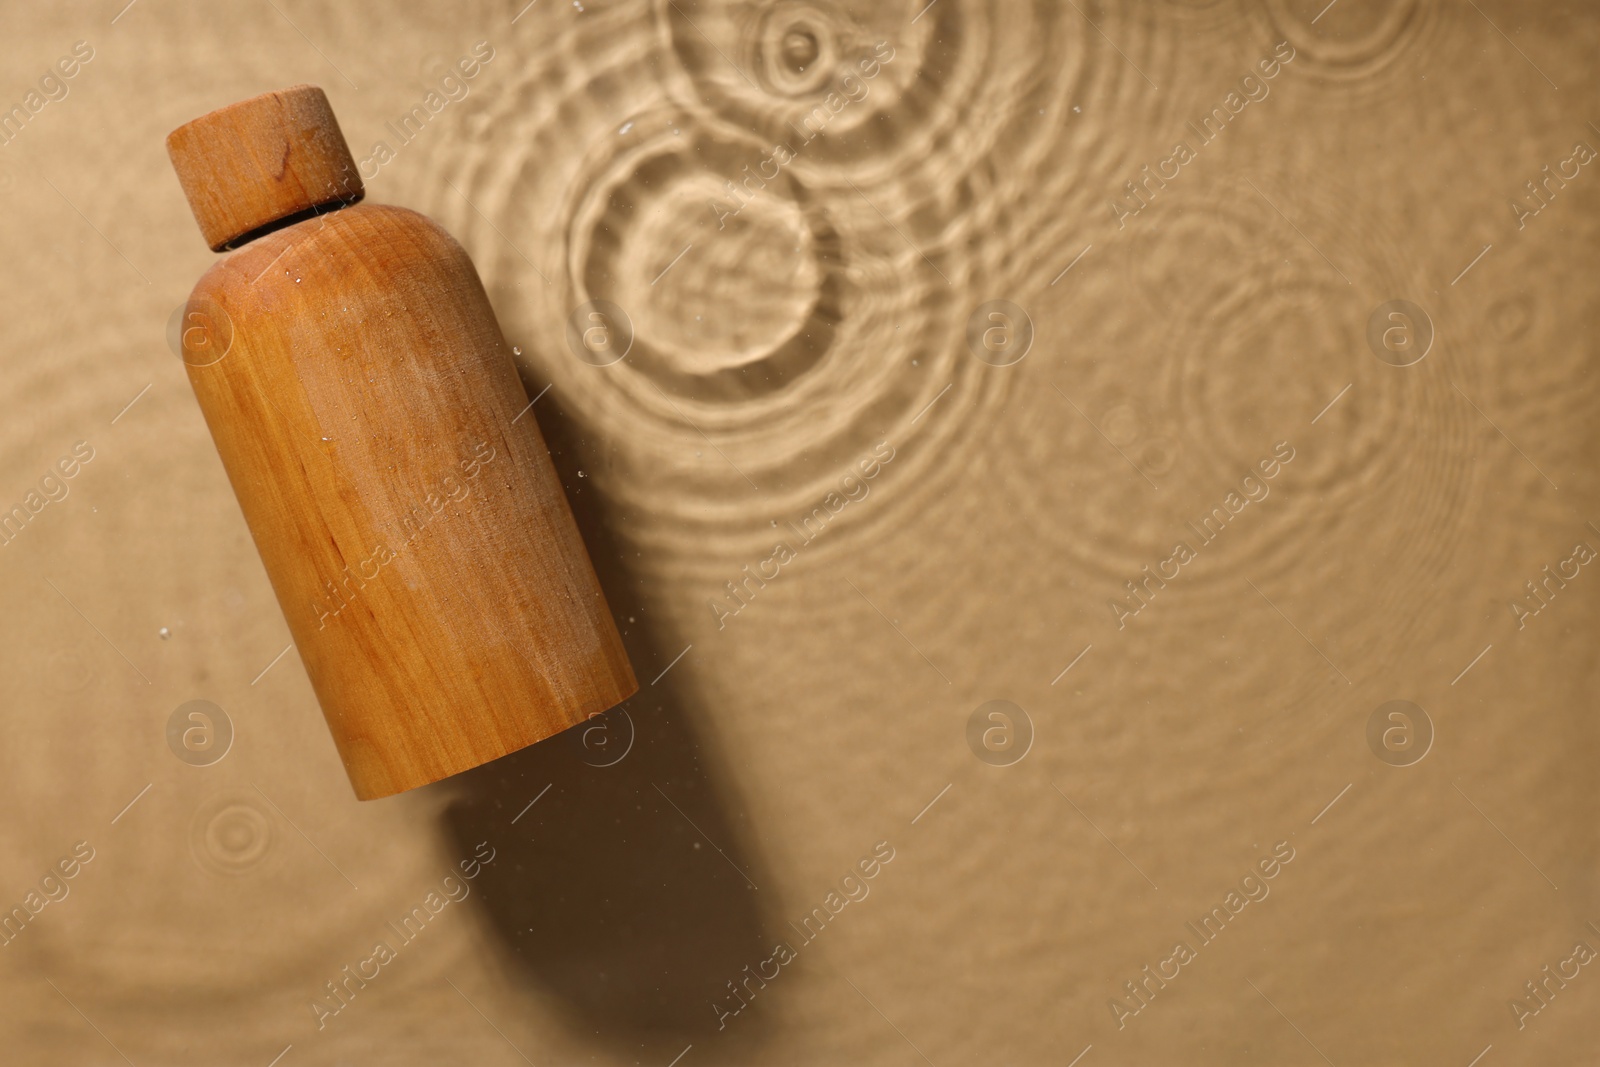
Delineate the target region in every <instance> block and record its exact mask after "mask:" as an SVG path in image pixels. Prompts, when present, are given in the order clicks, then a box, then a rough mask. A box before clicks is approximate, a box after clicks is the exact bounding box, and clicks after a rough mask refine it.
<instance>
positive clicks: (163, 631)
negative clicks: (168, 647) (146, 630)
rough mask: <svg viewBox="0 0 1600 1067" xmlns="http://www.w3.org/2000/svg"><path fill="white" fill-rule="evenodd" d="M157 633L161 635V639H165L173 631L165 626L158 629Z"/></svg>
mask: <svg viewBox="0 0 1600 1067" xmlns="http://www.w3.org/2000/svg"><path fill="white" fill-rule="evenodd" d="M156 633H157V634H159V635H160V636H161V640H163V641H165V640H166V639H167V638H169V637H171V636H172V631H171V630H169V629H167V628H166V627H165V626H163V627H162V628H161V629H159V630H157V631H156Z"/></svg>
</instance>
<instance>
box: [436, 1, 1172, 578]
mask: <svg viewBox="0 0 1600 1067" xmlns="http://www.w3.org/2000/svg"><path fill="white" fill-rule="evenodd" d="M658 17H659V23H658V25H659V28H660V30H661V34H660V36H659V37H651V36H649V35H646V34H643V33H641V32H639V29H638V28H637V27H633V28H628V29H625V28H624V27H623V26H622V25H621V23H620V22H619V21H616V20H614V19H612V18H611V17H610V14H609V13H601V15H600V17H597V18H595V19H592V20H585V21H583V22H579V23H575V24H574V26H573V29H572V30H571V31H570V32H571V33H572V34H573V35H574V36H575V37H578V38H580V39H579V40H576V41H574V42H573V47H574V48H578V49H580V50H583V51H584V53H585V54H587V55H589V56H590V57H591V60H592V61H591V63H590V64H589V65H588V66H587V67H586V68H585V69H584V70H583V76H584V79H585V81H584V84H583V85H582V86H573V85H570V84H560V85H558V84H556V80H557V78H558V76H559V75H558V74H557V73H556V72H552V71H550V70H547V69H539V68H535V69H530V70H528V71H526V72H523V73H521V74H520V75H519V80H518V82H517V83H516V84H514V85H510V86H502V88H501V89H500V90H499V91H498V92H494V91H491V92H488V93H484V94H480V96H475V97H474V98H473V101H474V102H475V103H471V104H470V105H469V106H471V107H474V108H477V109H478V111H477V112H476V113H475V114H473V115H472V116H471V118H470V121H469V122H467V123H466V126H467V127H468V128H474V127H479V126H482V125H484V124H492V125H494V126H495V127H496V129H497V130H499V131H500V134H501V136H500V137H499V143H500V144H509V145H511V146H512V149H513V150H512V152H510V153H507V154H503V155H499V156H495V157H487V156H482V155H480V154H479V153H478V151H477V150H476V149H474V148H473V147H471V146H470V145H463V146H462V147H461V149H460V152H459V159H460V165H459V167H458V168H457V173H458V176H457V177H455V178H453V179H452V181H453V182H454V183H455V184H456V185H457V186H458V188H460V190H461V191H462V193H463V194H465V195H466V196H467V197H469V198H470V199H471V201H472V203H473V205H474V206H475V207H476V209H477V210H478V211H481V212H483V214H484V215H485V216H486V217H487V218H488V219H491V220H492V221H493V228H492V229H491V230H488V231H483V228H482V227H479V226H475V220H474V218H473V216H472V215H471V214H470V213H468V214H466V215H462V216H461V217H462V219H463V225H462V226H461V227H459V228H458V232H459V231H460V230H463V229H464V230H466V231H467V232H468V237H467V239H468V240H469V241H472V240H476V241H478V242H481V245H480V246H476V247H475V248H474V251H475V252H479V254H478V256H477V258H478V261H479V263H480V265H481V266H482V267H483V268H484V273H485V275H486V277H487V278H488V281H489V284H490V287H491V289H492V290H495V291H496V292H497V293H502V294H503V295H504V296H505V297H506V299H504V300H502V301H500V306H501V307H502V308H503V309H505V311H506V320H507V321H506V323H505V325H506V328H507V332H508V334H509V335H511V336H512V337H513V340H514V341H516V343H518V344H519V345H520V346H521V347H522V348H523V349H524V351H525V352H526V353H527V355H526V356H525V357H524V358H525V359H526V360H527V362H528V364H529V376H530V377H532V378H536V379H543V380H547V381H551V382H552V383H553V389H554V390H555V393H556V397H557V402H559V403H560V404H561V405H562V406H563V409H564V410H565V411H566V412H568V414H569V415H571V416H573V417H575V418H576V419H577V420H578V421H579V422H580V423H581V424H582V425H583V427H584V428H585V429H586V430H589V431H592V433H586V434H584V435H583V436H584V437H585V438H586V439H589V440H593V441H605V442H608V445H607V446H606V449H607V450H606V451H605V452H603V453H602V452H600V451H599V447H600V446H598V445H591V444H589V443H588V440H585V441H582V442H579V443H578V447H579V448H580V449H589V450H590V451H589V454H587V455H586V456H583V457H581V458H580V461H579V462H580V465H582V466H583V467H585V468H588V469H593V470H594V471H595V472H596V474H595V481H594V482H593V483H592V484H594V486H595V487H596V488H597V489H598V490H599V491H600V492H601V493H603V494H605V495H607V496H608V497H610V498H612V499H614V500H615V501H617V502H618V503H619V504H622V505H624V506H626V507H628V508H630V509H633V508H637V509H639V510H641V511H643V512H644V513H646V514H649V515H652V516H659V517H663V518H669V519H670V520H671V521H670V522H665V523H656V524H648V525H645V524H641V526H640V528H639V534H638V535H639V536H642V537H653V538H656V539H657V540H658V541H659V544H658V545H657V547H658V549H662V550H672V549H675V548H676V549H688V548H690V547H693V548H694V549H695V550H696V552H697V554H698V555H699V556H700V557H701V558H702V559H703V558H704V557H705V556H706V552H705V550H706V547H707V546H708V544H709V545H710V546H712V547H713V551H714V554H715V556H720V555H722V554H723V553H742V552H744V551H747V550H749V549H750V548H751V546H752V545H754V546H757V547H766V546H765V545H764V542H765V541H766V540H768V539H770V532H771V529H772V526H773V524H774V522H775V521H778V520H781V519H784V518H788V517H792V516H794V515H796V514H804V513H807V512H808V511H809V510H810V509H811V508H813V507H815V506H816V505H817V504H818V503H819V502H820V501H821V499H822V498H823V497H824V496H825V495H826V494H827V493H829V492H831V491H835V490H837V488H838V485H839V482H840V479H841V477H842V476H844V475H846V474H849V473H850V472H851V471H852V470H853V469H855V468H856V466H857V464H858V463H859V462H860V461H861V460H862V459H863V458H865V457H869V456H870V455H871V454H872V451H873V449H874V447H876V446H878V445H879V444H880V443H882V442H887V443H888V444H889V445H890V446H891V447H892V448H894V450H895V457H896V458H895V460H894V463H893V466H892V470H893V475H892V477H893V479H894V480H895V481H896V482H898V483H899V484H900V485H901V486H903V487H904V489H905V490H907V492H903V493H902V494H901V497H902V498H903V499H902V502H901V504H900V505H897V506H914V505H913V504H911V503H910V501H912V500H913V499H914V498H916V497H918V496H921V495H922V494H927V493H935V492H937V491H938V487H939V485H940V484H941V483H942V482H943V480H944V477H945V475H946V474H948V473H949V471H950V467H951V462H950V461H951V458H952V457H953V456H957V455H959V454H960V451H961V444H960V442H961V441H962V440H963V436H964V435H968V434H969V433H970V430H969V428H970V427H971V426H972V425H974V424H975V423H981V422H983V421H985V420H991V419H993V418H995V417H996V416H997V413H998V412H999V411H1000V410H1001V409H1002V408H1003V407H1004V404H1005V398H1006V397H1007V395H1008V394H1009V393H1010V392H1011V390H1012V389H1014V388H1015V382H1016V381H1017V380H1018V375H1019V373H1021V372H1020V371H1019V370H1018V369H1016V368H1007V367H995V366H991V365H989V364H987V363H984V362H981V361H979V360H978V359H975V358H974V357H973V355H972V354H971V353H970V352H969V351H968V350H967V345H966V343H965V340H964V339H965V336H966V327H967V320H968V318H969V316H970V315H971V314H972V313H973V311H974V309H976V308H977V307H978V306H979V305H980V304H983V303H985V302H987V301H990V300H995V299H1006V300H1011V301H1013V302H1017V303H1021V304H1023V305H1024V306H1025V307H1026V306H1027V305H1028V304H1029V303H1032V302H1033V300H1032V296H1033V294H1036V293H1038V292H1039V291H1040V290H1042V289H1044V288H1045V286H1046V284H1047V283H1048V281H1049V278H1050V277H1051V276H1052V275H1053V274H1054V273H1055V272H1056V271H1058V270H1059V269H1060V265H1062V264H1063V263H1064V262H1065V260H1066V259H1068V258H1070V254H1069V253H1067V251H1066V250H1067V249H1070V248H1074V247H1081V245H1082V239H1080V237H1079V236H1078V235H1079V234H1081V233H1083V232H1084V231H1085V230H1086V229H1087V228H1090V227H1095V226H1099V225H1101V224H1103V222H1104V218H1103V217H1102V216H1103V215H1104V206H1103V201H1104V197H1105V195H1106V191H1107V190H1108V189H1111V188H1113V187H1114V186H1115V185H1116V184H1118V182H1119V176H1120V175H1121V174H1122V172H1124V171H1126V170H1128V169H1129V164H1128V153H1129V148H1128V146H1127V145H1126V144H1125V143H1124V142H1123V141H1121V140H1119V139H1116V138H1112V137H1109V136H1107V134H1108V131H1107V129H1106V128H1105V127H1104V125H1103V124H1101V123H1100V122H1097V121H1096V120H1095V119H1094V118H1093V117H1092V115H1091V116H1086V115H1085V113H1084V111H1085V106H1086V105H1088V106H1089V107H1091V108H1094V109H1099V110H1101V111H1103V110H1104V109H1105V108H1106V107H1107V103H1106V101H1107V100H1117V101H1119V102H1125V103H1126V105H1127V106H1128V107H1129V108H1130V109H1132V110H1135V111H1136V110H1137V109H1138V107H1139V106H1140V104H1139V102H1140V101H1141V100H1148V99H1152V98H1153V90H1152V89H1151V87H1150V86H1149V85H1148V84H1147V83H1146V82H1145V80H1144V78H1143V76H1142V75H1141V74H1140V73H1139V72H1138V71H1137V69H1135V68H1134V67H1133V66H1132V65H1130V63H1129V62H1127V61H1125V60H1124V59H1122V58H1120V57H1117V56H1116V54H1115V53H1114V52H1113V53H1110V56H1111V61H1110V62H1108V61H1107V59H1106V56H1107V52H1106V50H1105V49H1104V48H1103V47H1102V45H1101V44H1100V43H1099V40H1100V39H1099V37H1098V34H1097V30H1096V25H1098V26H1099V27H1100V28H1101V29H1103V30H1105V31H1107V32H1111V33H1114V34H1116V35H1117V36H1118V38H1119V42H1120V44H1121V47H1122V48H1123V49H1124V50H1125V51H1126V52H1127V53H1128V54H1129V56H1131V57H1132V58H1133V61H1134V62H1142V63H1156V62H1161V61H1162V58H1161V57H1162V56H1163V55H1164V54H1166V52H1167V51H1168V50H1170V49H1171V48H1172V47H1173V44H1172V42H1171V41H1170V40H1169V39H1166V38H1161V37H1157V36H1155V35H1154V34H1153V33H1152V31H1151V30H1150V29H1148V28H1145V27H1143V26H1142V25H1141V24H1139V23H1137V22H1128V23H1122V22H1119V20H1118V16H1116V15H1115V14H1113V13H1100V14H1098V15H1097V22H1096V24H1095V25H1091V24H1090V23H1089V22H1088V21H1087V19H1086V18H1085V17H1084V16H1081V15H1080V14H1078V13H1077V12H1075V11H1073V10H1072V9H1071V8H1070V7H1069V8H1065V9H1062V8H1059V7H1058V6H1057V5H1054V4H1043V3H1041V4H1037V5H1031V6H1029V7H1026V8H1019V9H1016V10H1010V9H1008V10H1007V11H1006V12H1005V17H1003V18H1002V17H998V16H997V15H996V14H995V13H994V12H993V11H992V10H991V9H990V8H989V7H988V6H987V5H983V4H977V3H965V4H964V3H959V2H955V0H946V2H943V3H940V4H937V5H934V6H933V7H931V8H928V9H927V10H926V11H924V12H923V13H922V14H921V15H920V16H919V15H918V11H917V10H908V11H907V12H905V13H903V14H896V15H895V16H894V17H889V16H888V15H886V14H885V13H883V12H879V13H878V14H877V15H875V16H874V17H873V18H872V19H868V20H865V21H864V20H863V19H862V18H859V17H858V16H856V15H855V14H853V13H852V12H851V11H850V10H848V9H846V8H845V7H843V6H836V5H830V4H826V3H810V2H803V0H784V2H780V3H767V4H719V5H705V4H691V3H687V2H684V3H677V4H663V5H661V6H660V7H659V8H658ZM663 40H664V41H665V42H666V49H665V51H662V50H661V49H660V45H661V42H662V41H663ZM1002 57H1003V58H1002ZM641 67H642V68H645V69H650V70H656V71H658V73H659V77H658V81H657V83H656V84H655V85H652V84H651V83H650V82H649V81H647V80H645V79H641V78H640V77H638V71H639V70H640V68H641ZM560 74H564V75H565V76H567V77H569V78H570V77H572V76H574V72H573V71H572V70H567V71H563V72H560ZM557 93H559V94H561V95H562V99H563V102H562V106H557V105H556V103H555V102H554V101H553V100H552V95H553V94H557ZM1119 106H1120V105H1119ZM1161 106H1164V105H1161ZM1158 110H1159V108H1158ZM1162 121H1166V117H1165V116H1163V117H1162ZM557 144H560V145H564V146H565V148H564V149H563V150H562V152H561V154H560V156H561V158H560V160H559V161H557V162H556V165H554V166H552V162H553V161H552V159H551V156H552V155H553V154H554V150H553V148H551V146H554V145H557ZM574 144H577V145H581V146H582V148H581V150H578V151H574V150H573V147H574ZM547 148H550V149H551V150H549V151H547V150H546V149H547ZM452 199H453V194H452V193H450V192H445V193H443V194H441V207H440V212H441V214H444V215H446V216H449V215H451V214H457V215H460V213H461V210H462V209H461V206H460V205H459V203H456V204H452V203H451V200H452ZM1064 206H1066V208H1067V209H1066V210H1064ZM474 230H479V231H480V232H478V233H473V231H474ZM495 231H498V232H495ZM501 238H504V239H503V240H502V239H501ZM512 245H514V246H515V248H512V247H510V246H512ZM480 248H481V251H480ZM557 249H559V251H560V255H559V257H558V256H556V255H555V254H554V253H555V252H556V250H557ZM535 269H536V270H537V272H538V274H535ZM539 275H543V278H541V277H539ZM592 301H604V302H607V303H608V304H610V305H615V306H616V307H618V308H620V309H622V312H623V314H624V315H625V316H626V318H627V320H628V321H627V323H626V326H627V327H628V328H629V332H630V334H631V347H629V348H628V349H627V354H626V357H625V358H623V359H622V360H620V361H619V362H615V363H611V364H610V365H608V366H593V365H590V363H589V362H585V361H584V360H582V359H579V358H575V357H574V356H573V355H572V354H571V353H570V352H568V350H567V349H568V345H567V341H566V333H567V320H568V317H569V316H570V315H571V314H572V313H573V311H574V309H577V308H580V307H586V306H588V305H589V303H590V302H592ZM1034 306H1035V309H1036V310H1037V309H1038V305H1037V304H1035V305H1034ZM1038 351H1039V353H1040V354H1039V355H1037V356H1035V357H1033V358H1035V359H1040V358H1047V357H1046V355H1045V353H1046V352H1047V351H1049V349H1048V348H1047V347H1046V346H1043V345H1041V347H1040V348H1039V350H1038ZM591 362H594V361H591ZM873 510H874V513H875V515H876V518H875V519H874V520H873V522H875V523H876V522H886V521H888V518H887V516H888V512H889V510H890V509H889V508H888V507H886V506H884V505H877V506H875V507H874V509H873ZM715 556H714V557H713V558H715ZM713 565H715V564H713Z"/></svg>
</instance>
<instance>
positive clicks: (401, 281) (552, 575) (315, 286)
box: [185, 204, 638, 799]
mask: <svg viewBox="0 0 1600 1067" xmlns="http://www.w3.org/2000/svg"><path fill="white" fill-rule="evenodd" d="M189 311H190V314H191V317H193V316H201V318H193V321H195V322H200V321H202V320H203V321H206V322H208V323H210V325H211V329H210V330H209V331H207V330H201V329H195V330H191V331H190V332H189V333H187V334H186V335H185V351H186V361H187V362H189V364H190V365H189V368H188V371H189V378H190V382H191V383H192V385H193V386H194V391H195V395H196V397H197V398H198V399H199V402H200V406H201V408H202V410H203V411H204V413H205V417H206V422H207V424H208V425H209V426H210V429H211V433H212V436H213V437H214V438H215V440H216V444H217V449H218V451H219V452H220V453H221V456H222V460H223V464H224V466H225V467H226V468H227V472H228V477H229V479H230V480H231V481H232V483H233V488H234V491H235V493H236V494H237V496H238V498H239V504H240V507H241V508H242V509H243V511H244V515H245V519H246V521H247V522H248V523H249V526H250V531H251V533H252V535H253V536H254V538H255V541H256V545H257V547H258V548H259V550H260V552H261V557H262V560H263V561H264V563H265V565H266V569H267V573H268V575H269V577H270V578H271V580H272V584H273V587H274V589H275V591H276V593H277V596H278V600H279V603H280V604H281V605H282V607H283V610H284V614H285V616H286V618H287V619H288V622H289V628H290V631H291V633H292V634H293V636H294V640H295V644H296V646H297V647H298V649H299V652H300V657H301V659H302V660H303V661H304V663H305V665H306V670H307V672H308V673H309V674H310V677H311V681H312V684H313V686H314V688H315V690H316V693H317V696H318V699H319V701H320V702H321V705H322V709H323V713H324V714H325V716H326V717H327V720H328V726H329V728H330V729H331V730H332V732H333V737H334V741H335V742H336V744H337V745H338V747H339V752H340V755H341V756H342V758H343V759H344V763H345V767H346V768H347V770H348V771H349V774H350V780H351V783H352V784H353V785H354V787H355V791H356V794H357V796H359V797H361V798H362V799H372V798H375V797H382V796H387V795H389V794H392V793H396V792H399V791H401V790H404V789H410V788H412V787H414V786H418V785H422V784H424V783H427V782H431V781H435V780H437V779H439V778H443V777H445V776H447V775H451V774H455V773H457V772H459V771H462V770H466V769H467V768H470V767H473V766H476V765H478V764H481V763H485V762H487V761H489V760H492V759H495V758H497V757H499V756H503V755H505V754H507V753H509V752H512V751H515V750H516V749H519V748H522V747H523V746H526V745H528V744H531V743H533V742H535V741H538V740H540V739H542V738H545V737H548V736H550V735H551V734H554V733H556V732H558V731H560V730H563V729H565V728H567V727H568V726H572V725H574V724H576V723H579V722H581V721H583V720H584V719H585V718H586V717H588V716H589V715H591V714H593V713H596V712H601V711H604V710H606V709H607V708H610V707H612V706H614V705H616V704H617V703H619V702H621V701H622V700H624V699H626V698H627V697H628V696H630V695H631V694H632V693H633V692H634V691H635V690H636V689H637V688H638V684H637V682H636V681H635V680H634V676H633V672H632V669H631V668H630V666H629V664H628V661H627V657H626V655H625V653H624V652H623V649H622V644H621V640H620V638H619V637H618V634H617V630H616V626H615V624H614V622H613V621H612V618H611V615H610V613H609V611H608V609H607V606H606V603H605V600H604V597H603V595H602V593H601V590H600V586H599V583H598V581H597V579H596V577H595V574H594V570H593V567H592V565H591V563H590V561H589V558H588V555H587V553H586V551H585V549H584V546H583V543H582V541H581V540H580V538H579V534H578V530H577V526H576V524H575V523H574V521H573V517H572V513H571V510H570V508H569V506H568V504H567V500H566V497H565V495H564V494H563V492H562V488H561V485H560V482H559V480H558V477H557V474H556V471H555V467H554V464H553V463H552V462H551V459H550V456H549V453H548V451H547V449H546V447H545V444H544V441H543V439H542V437H541V436H540V433H539V430H538V428H537V426H536V424H535V422H534V419H533V415H532V412H531V411H529V412H527V413H525V414H520V417H519V413H522V412H523V411H524V409H525V408H526V407H527V405H528V397H527V392H526V390H525V389H524V388H523V385H522V382H521V379H520V378H519V377H518V376H517V373H516V370H515V367H514V364H513V363H512V360H511V353H510V350H509V349H508V347H507V345H506V342H505V339H504V337H503V336H502V335H501V332H500V328H499V326H498V324H497V323H496V320H495V317H494V313H493V311H492V309H491V308H490V305H489V301H488V297H487V295H486V294H485V292H484V290H483V286H482V283H481V282H480V281H479V279H478V275H477V272H476V271H475V270H474V269H473V266H472V263H471V261H470V259H469V258H468V257H467V255H466V253H465V252H464V251H463V250H462V248H461V247H460V246H459V245H458V244H457V243H456V242H455V241H454V240H453V239H452V238H451V237H450V235H449V234H447V233H446V232H445V231H444V230H443V229H442V228H440V227H439V226H437V225H436V224H434V223H433V222H431V221H430V220H428V219H427V218H426V217H424V216H422V215H419V214H416V213H415V212H412V211H407V210H404V209H400V208H392V207H382V206H374V205H365V204H363V205H358V206H354V207H350V208H346V209H344V210H340V211H336V212H333V213H332V214H329V215H325V216H322V217H320V218H317V219H312V220H308V221H304V222H300V223H297V224H295V225H293V226H290V227H288V228H286V229H282V230H279V231H277V232H274V233H271V234H269V235H268V236H266V237H263V238H261V239H259V240H257V241H255V242H253V243H251V244H250V245H248V246H247V247H245V248H244V249H242V250H240V251H239V252H236V253H234V254H233V255H232V256H230V257H228V258H227V259H224V260H222V261H221V262H219V263H218V264H216V266H214V267H213V268H212V269H211V270H210V271H208V272H207V273H206V275H205V276H204V277H203V278H202V279H201V280H200V282H199V284H198V285H197V286H196V287H195V290H194V293H193V295H192V296H191V298H190V302H189ZM230 335H231V336H230ZM207 345H211V346H213V348H212V349H211V350H210V351H209V354H208V350H207V348H206V346H207ZM224 348H225V350H226V354H225V355H223V356H222V357H221V358H220V359H216V361H215V362H210V361H211V360H212V359H214V358H215V357H216V356H217V354H218V353H219V352H221V351H223V350H224Z"/></svg>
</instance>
